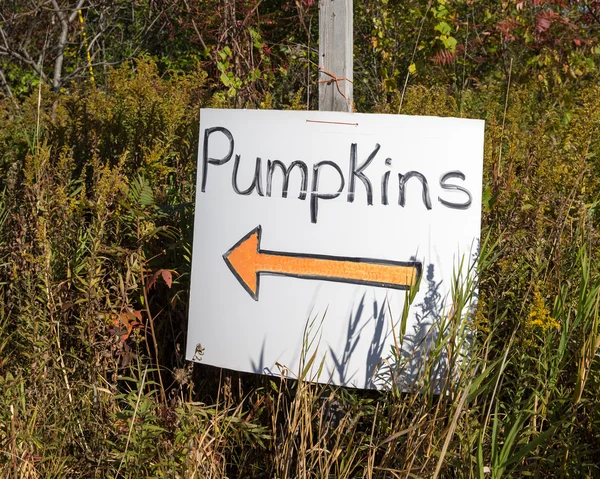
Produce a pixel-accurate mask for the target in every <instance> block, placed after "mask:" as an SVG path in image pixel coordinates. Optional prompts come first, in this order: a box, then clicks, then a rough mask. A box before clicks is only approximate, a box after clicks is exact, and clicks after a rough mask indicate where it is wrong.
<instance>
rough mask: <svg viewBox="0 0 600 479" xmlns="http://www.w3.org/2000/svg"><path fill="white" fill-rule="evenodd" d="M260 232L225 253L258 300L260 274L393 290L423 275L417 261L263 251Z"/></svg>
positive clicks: (416, 280) (249, 290) (242, 240)
mask: <svg viewBox="0 0 600 479" xmlns="http://www.w3.org/2000/svg"><path fill="white" fill-rule="evenodd" d="M261 232H262V229H261V227H260V226H258V227H256V228H255V229H253V230H252V231H250V233H248V234H247V235H246V236H244V237H243V238H242V239H241V240H239V241H238V242H237V243H236V244H235V245H233V247H232V248H231V249H229V251H227V252H226V253H225V254H224V255H223V259H224V260H225V263H226V264H227V266H228V267H229V269H230V270H231V272H232V273H233V274H234V276H235V277H236V278H237V280H238V281H239V282H240V284H241V285H242V286H243V287H244V289H245V290H246V291H248V293H249V294H250V296H252V297H253V298H254V299H255V300H256V301H258V290H259V286H260V278H259V274H273V275H281V276H293V277H295V278H304V279H319V280H324V281H337V282H343V283H355V284H364V285H368V286H380V287H383V288H394V289H409V288H410V287H411V286H413V285H415V284H417V282H418V280H419V279H420V277H421V271H422V265H421V263H420V262H418V261H410V262H401V261H383V260H377V259H365V258H340V257H335V256H321V255H313V254H297V253H280V252H275V251H266V250H261V249H260V236H261Z"/></svg>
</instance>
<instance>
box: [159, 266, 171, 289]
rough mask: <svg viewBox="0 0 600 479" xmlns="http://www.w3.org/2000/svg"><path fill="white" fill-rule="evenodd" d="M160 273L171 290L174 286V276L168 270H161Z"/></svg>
mask: <svg viewBox="0 0 600 479" xmlns="http://www.w3.org/2000/svg"><path fill="white" fill-rule="evenodd" d="M160 271H161V272H162V278H163V280H164V281H165V283H167V286H168V287H169V288H170V287H171V285H172V284H173V275H172V274H171V272H170V271H169V270H168V269H161V270H160Z"/></svg>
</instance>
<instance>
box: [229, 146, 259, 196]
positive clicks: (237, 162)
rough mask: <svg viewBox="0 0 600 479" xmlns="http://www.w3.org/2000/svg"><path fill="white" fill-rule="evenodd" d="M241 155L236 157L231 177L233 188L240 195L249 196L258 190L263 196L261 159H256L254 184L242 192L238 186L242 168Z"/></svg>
mask: <svg viewBox="0 0 600 479" xmlns="http://www.w3.org/2000/svg"><path fill="white" fill-rule="evenodd" d="M240 160H241V157H240V155H235V162H234V163H233V175H232V176H231V185H232V186H233V191H235V192H236V193H237V194H238V195H244V196H247V195H249V194H250V193H252V190H254V189H255V188H256V192H257V193H258V195H259V196H263V189H262V173H261V170H262V160H261V158H260V157H256V166H255V167H254V179H253V180H252V184H251V185H250V186H249V187H248V188H246V189H245V190H240V188H239V186H238V180H237V176H238V170H239V168H240Z"/></svg>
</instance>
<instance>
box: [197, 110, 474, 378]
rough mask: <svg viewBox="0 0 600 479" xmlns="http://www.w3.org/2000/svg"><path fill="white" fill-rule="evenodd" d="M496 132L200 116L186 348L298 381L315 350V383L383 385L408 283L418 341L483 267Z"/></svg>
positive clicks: (358, 117)
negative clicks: (486, 184)
mask: <svg viewBox="0 0 600 479" xmlns="http://www.w3.org/2000/svg"><path fill="white" fill-rule="evenodd" d="M483 134H484V122H483V121H480V120H466V119H458V118H437V117H418V116H403V115H367V114H351V113H339V112H314V111H264V110H210V109H208V110H207V109H204V110H202V111H201V114H200V148H199V158H198V179H197V196H196V217H195V225H194V246H193V260H192V279H191V298H190V315H189V328H188V339H187V358H188V359H189V360H195V361H201V362H203V363H205V364H210V365H214V366H220V367H224V368H229V369H235V370H239V371H248V372H255V373H262V374H275V375H279V374H280V373H281V372H282V370H283V371H284V372H286V373H287V374H288V375H289V376H290V377H295V375H297V374H299V372H300V370H301V366H302V364H301V363H302V362H303V361H306V358H307V357H311V356H312V355H313V354H314V353H316V356H315V357H316V361H315V363H314V366H313V370H312V376H311V378H312V380H316V381H319V382H331V383H333V384H338V385H344V386H352V387H359V388H377V387H382V386H383V384H384V381H385V380H384V379H383V378H382V377H380V375H379V374H378V372H379V371H380V366H381V365H382V364H384V363H385V362H386V361H387V362H388V363H389V361H390V357H391V352H392V348H393V347H394V344H395V341H394V334H396V335H397V334H398V323H399V321H400V318H401V316H402V310H403V307H404V303H405V298H406V295H407V290H408V289H409V288H411V287H412V288H413V289H414V288H416V287H417V286H418V288H419V290H418V292H417V293H416V297H415V299H414V302H413V306H412V307H411V309H410V314H409V317H408V327H407V330H406V334H407V337H412V338H416V337H418V335H419V334H422V331H425V330H426V329H425V328H427V327H428V325H431V324H432V322H433V321H434V320H435V319H436V318H437V317H439V316H440V315H441V314H444V313H445V312H446V313H447V312H448V310H449V309H450V307H451V305H450V301H449V292H450V288H451V282H452V275H453V272H455V270H456V266H457V265H458V264H459V263H460V261H461V259H464V260H465V263H466V266H468V265H469V264H470V263H471V262H472V261H473V257H474V254H475V252H476V250H477V247H478V241H479V234H480V222H481V182H482V164H483V136H484V135H483ZM311 339H312V342H311ZM309 344H310V347H309V346H308V345H309ZM307 348H309V349H310V350H309V351H306V349H307ZM321 361H323V363H322V368H321V370H320V371H321V373H320V376H318V377H315V375H316V374H317V372H318V371H319V365H320V364H321Z"/></svg>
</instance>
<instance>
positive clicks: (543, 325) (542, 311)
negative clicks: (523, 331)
mask: <svg viewBox="0 0 600 479" xmlns="http://www.w3.org/2000/svg"><path fill="white" fill-rule="evenodd" d="M527 326H528V327H529V328H530V329H532V328H534V327H537V328H540V329H541V330H542V331H547V330H548V329H550V328H557V329H558V328H559V327H560V324H559V323H558V321H556V319H554V318H553V317H552V316H550V311H549V310H548V308H547V307H546V304H545V302H544V298H543V297H542V295H541V293H540V290H539V289H538V287H537V286H536V287H535V289H534V291H533V303H532V304H531V309H530V311H529V317H528V318H527Z"/></svg>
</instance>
